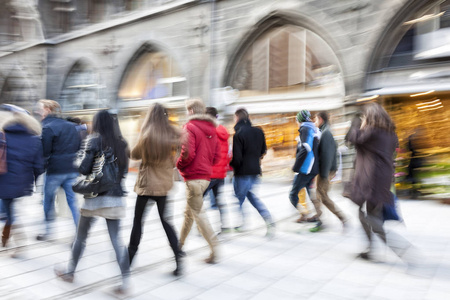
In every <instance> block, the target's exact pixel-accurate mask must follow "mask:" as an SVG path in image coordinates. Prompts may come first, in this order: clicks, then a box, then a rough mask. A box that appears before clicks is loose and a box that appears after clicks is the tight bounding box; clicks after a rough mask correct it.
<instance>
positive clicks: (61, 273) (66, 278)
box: [53, 267, 74, 283]
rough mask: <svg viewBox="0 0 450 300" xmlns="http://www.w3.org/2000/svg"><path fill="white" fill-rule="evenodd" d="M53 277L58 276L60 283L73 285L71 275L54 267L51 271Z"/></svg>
mask: <svg viewBox="0 0 450 300" xmlns="http://www.w3.org/2000/svg"><path fill="white" fill-rule="evenodd" d="M53 271H54V272H55V275H56V276H58V277H59V278H60V279H61V280H62V281H65V282H69V283H73V278H74V276H73V274H69V273H66V272H64V271H63V270H62V269H60V268H57V267H55V268H54V269H53Z"/></svg>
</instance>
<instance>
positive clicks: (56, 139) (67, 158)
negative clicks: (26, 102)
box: [42, 115, 80, 174]
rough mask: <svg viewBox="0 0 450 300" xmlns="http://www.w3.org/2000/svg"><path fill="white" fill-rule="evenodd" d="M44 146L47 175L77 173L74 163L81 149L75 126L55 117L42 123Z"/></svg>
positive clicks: (48, 118)
mask: <svg viewBox="0 0 450 300" xmlns="http://www.w3.org/2000/svg"><path fill="white" fill-rule="evenodd" d="M42 145H43V149H44V158H45V159H46V168H47V174H68V173H75V172H77V170H76V169H75V168H74V167H73V162H74V160H75V156H76V153H77V151H78V150H79V149H80V135H79V133H78V131H77V129H76V128H75V124H74V123H71V122H69V121H66V120H64V119H61V118H58V117H56V116H53V115H49V116H47V117H46V118H45V119H44V120H43V121H42Z"/></svg>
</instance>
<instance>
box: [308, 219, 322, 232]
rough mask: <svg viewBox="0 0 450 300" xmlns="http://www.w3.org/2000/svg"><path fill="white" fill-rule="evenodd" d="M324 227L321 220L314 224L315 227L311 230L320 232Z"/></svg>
mask: <svg viewBox="0 0 450 300" xmlns="http://www.w3.org/2000/svg"><path fill="white" fill-rule="evenodd" d="M322 229H323V227H322V222H320V221H319V222H317V224H316V226H314V227H313V228H310V229H309V231H310V232H318V231H320V230H322Z"/></svg>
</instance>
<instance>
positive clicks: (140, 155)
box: [128, 103, 181, 276]
mask: <svg viewBox="0 0 450 300" xmlns="http://www.w3.org/2000/svg"><path fill="white" fill-rule="evenodd" d="M180 139H181V131H179V130H178V129H177V128H175V127H174V126H172V125H171V124H170V123H169V119H168V115H167V110H166V109H165V108H164V107H163V106H162V105H161V104H158V103H156V104H154V105H152V106H151V107H150V108H149V112H148V113H147V116H146V118H145V120H144V123H143V125H142V128H141V133H140V135H139V138H138V142H137V144H136V146H135V147H134V149H133V150H132V151H131V159H134V160H141V165H140V167H139V175H138V179H137V182H136V185H135V188H134V191H135V192H136V193H137V195H138V196H137V199H136V206H135V211H134V221H133V229H132V230H131V237H130V244H129V246H128V254H129V257H130V263H131V262H132V261H133V258H134V256H135V254H136V252H137V250H138V247H139V243H140V241H141V236H142V225H143V223H144V221H143V219H142V218H143V216H144V212H145V207H146V205H147V202H148V201H149V200H153V201H155V202H156V204H157V206H158V213H159V216H160V218H161V223H162V225H163V228H164V231H165V232H166V235H167V238H168V239H169V243H170V246H171V248H172V250H173V253H174V255H175V261H176V263H177V268H176V269H175V271H174V272H173V274H174V275H175V276H177V275H180V272H181V266H180V250H179V249H178V238H177V235H176V233H175V230H174V229H173V227H172V226H171V225H170V224H169V223H168V222H167V220H166V216H165V214H164V212H165V208H166V200H167V193H168V192H169V190H170V189H171V188H172V186H173V168H174V162H175V153H176V150H177V148H178V147H179V145H180Z"/></svg>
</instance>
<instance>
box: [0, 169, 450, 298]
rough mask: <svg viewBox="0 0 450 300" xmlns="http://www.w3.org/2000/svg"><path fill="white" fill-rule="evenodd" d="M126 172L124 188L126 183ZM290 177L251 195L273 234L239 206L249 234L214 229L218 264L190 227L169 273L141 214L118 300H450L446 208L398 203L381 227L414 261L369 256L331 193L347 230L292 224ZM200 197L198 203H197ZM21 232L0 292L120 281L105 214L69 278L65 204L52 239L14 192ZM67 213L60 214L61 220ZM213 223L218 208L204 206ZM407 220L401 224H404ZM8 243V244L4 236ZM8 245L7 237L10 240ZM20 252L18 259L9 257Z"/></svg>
mask: <svg viewBox="0 0 450 300" xmlns="http://www.w3.org/2000/svg"><path fill="white" fill-rule="evenodd" d="M133 180H134V176H130V177H129V178H128V181H127V186H128V187H129V189H130V190H132V188H131V187H132V185H133ZM231 188H232V187H231V184H227V185H226V192H225V196H226V201H227V203H228V204H229V205H228V207H229V210H230V211H229V217H230V218H229V221H228V224H227V225H228V226H234V225H237V224H238V222H239V221H238V218H237V212H236V210H237V206H236V200H235V198H234V197H233V196H232V191H231ZM289 188H290V186H289V183H274V182H268V181H264V182H263V183H262V184H261V185H260V186H259V188H258V189H257V194H258V195H260V196H261V199H263V201H264V202H265V203H266V204H267V206H268V208H269V210H270V211H271V212H272V214H273V216H274V218H275V220H276V221H277V232H276V234H275V237H274V238H273V239H267V238H265V236H264V235H265V229H264V223H263V221H262V219H261V218H260V217H259V215H258V214H257V212H256V211H255V210H254V209H253V208H252V207H248V206H247V207H246V211H247V217H248V220H249V224H248V225H249V226H248V231H246V232H244V233H226V234H221V235H219V238H220V240H221V245H220V262H219V263H218V264H215V265H207V264H205V263H204V262H203V259H204V258H206V257H207V256H208V248H207V246H206V242H205V241H204V240H203V238H201V237H200V235H199V233H198V232H197V231H196V230H195V229H194V230H193V231H192V232H191V234H190V236H189V237H188V240H187V243H186V245H185V247H186V252H187V254H188V255H187V257H186V259H185V272H184V275H183V276H181V277H178V278H177V277H174V276H172V275H171V271H172V270H173V269H174V267H175V263H174V261H173V257H172V253H171V249H170V247H169V245H168V242H167V238H166V237H165V235H164V231H163V230H162V226H161V225H160V222H159V218H158V215H157V211H156V209H155V208H153V209H152V210H151V211H150V212H149V213H148V215H147V218H146V223H145V228H144V236H143V241H142V244H141V247H140V251H139V253H138V254H137V256H136V260H135V262H134V265H133V268H132V279H131V283H132V289H131V291H130V293H129V295H127V296H126V297H123V298H127V299H156V300H163V299H167V300H169V299H170V300H173V299H199V300H200V299H205V300H207V299H214V300H220V299H226V300H232V299H333V300H334V299H408V300H409V299H430V300H431V299H432V300H434V299H449V298H450V284H449V282H450V242H449V241H450V238H449V232H450V221H449V220H450V206H448V205H443V204H440V203H439V202H436V201H407V200H402V201H400V205H401V210H402V213H403V216H404V219H405V224H404V225H403V224H395V223H394V224H387V226H386V227H388V228H389V229H391V230H395V231H396V232H398V233H400V234H402V235H403V236H404V237H406V238H408V239H409V240H410V241H411V242H412V243H413V244H414V245H415V246H416V247H417V248H418V249H419V250H420V253H421V255H420V261H421V262H422V266H421V267H420V268H418V269H413V270H408V269H407V266H406V265H405V264H404V263H403V262H401V261H400V260H399V259H397V258H396V256H395V255H394V254H393V253H392V252H391V251H390V250H389V249H386V248H385V247H384V245H382V244H381V243H378V244H377V246H378V247H377V257H376V258H377V263H369V262H365V261H361V260H358V259H356V258H355V256H356V254H357V253H358V251H360V250H362V249H363V248H364V246H365V244H364V236H363V233H362V230H361V229H360V224H359V221H358V219H357V214H356V213H357V208H356V206H355V205H354V204H352V203H351V202H350V201H349V200H347V199H345V198H343V197H341V196H340V193H339V190H338V187H337V186H336V187H334V190H333V192H332V195H333V198H334V199H335V200H336V202H337V204H338V205H339V206H340V207H341V208H342V210H343V211H344V212H345V213H347V215H348V216H349V218H350V220H351V221H350V222H351V228H350V230H348V231H347V232H346V233H343V232H342V227H341V225H340V224H339V221H338V220H337V218H336V217H334V216H333V215H331V214H330V213H329V212H328V211H327V210H325V216H324V223H325V224H326V225H327V227H326V229H325V230H323V231H321V232H318V233H310V232H309V230H308V229H309V228H310V227H311V226H312V225H310V224H296V223H294V221H295V219H296V216H295V210H293V208H292V207H291V205H290V203H289V201H288V199H287V195H288V192H289ZM171 199H173V201H172V205H170V207H171V213H172V215H173V223H174V224H175V226H176V228H177V231H178V232H179V230H180V228H181V224H182V220H183V209H184V187H183V184H182V183H177V184H176V188H175V189H174V192H173V194H172V195H171ZM134 201H135V194H134V193H130V194H129V196H128V198H127V202H128V208H127V218H126V219H124V221H123V223H122V229H123V230H122V236H123V240H124V242H127V241H128V238H129V234H130V231H131V224H132V218H133V209H134ZM207 204H208V203H207V202H205V205H207ZM16 210H17V211H18V212H20V214H19V219H20V223H21V224H22V229H23V231H24V232H25V234H26V236H27V237H28V238H27V239H23V238H21V237H19V239H18V240H17V243H18V244H23V245H24V247H22V248H17V247H15V246H14V245H13V246H12V248H10V249H6V250H5V249H3V250H1V251H0V270H1V272H0V299H33V300H34V299H96V300H101V299H114V298H115V297H116V296H115V295H113V294H112V292H111V291H112V289H113V288H114V287H115V286H117V285H118V283H119V282H120V275H119V274H120V272H119V268H118V266H117V263H116V261H115V255H114V251H113V249H112V246H111V244H110V241H109V237H108V234H107V230H106V226H105V224H104V221H103V220H101V219H99V220H98V222H97V223H96V224H95V225H94V227H93V229H92V232H91V233H90V236H89V238H88V244H87V247H86V251H85V253H84V256H83V258H82V260H81V261H80V264H79V268H78V271H77V273H76V277H75V281H74V283H73V284H69V283H65V282H62V281H60V280H58V279H57V278H55V275H54V273H53V267H54V265H55V264H58V263H63V264H64V263H67V261H68V259H69V255H70V248H69V245H70V242H71V239H72V238H73V235H74V232H75V228H74V225H73V222H72V221H71V219H70V218H69V217H68V216H67V213H66V211H65V210H64V209H61V211H60V215H63V217H59V218H58V220H57V222H56V226H55V227H56V237H55V239H54V240H52V241H49V242H38V241H36V240H35V236H36V235H37V234H38V233H39V232H40V231H41V230H42V229H43V225H42V224H41V219H42V218H43V212H42V206H41V204H40V199H39V197H38V196H35V197H32V198H28V199H22V200H20V202H18V205H16ZM64 215H66V217H64ZM208 216H209V218H210V220H211V222H212V225H213V227H214V228H215V229H216V230H218V229H219V228H220V224H219V223H218V220H219V216H218V211H217V210H208ZM405 225H406V226H405ZM13 242H14V241H13ZM12 244H14V243H12ZM18 249H23V253H22V258H20V259H13V258H11V257H10V256H11V254H12V253H14V252H15V251H17V250H18Z"/></svg>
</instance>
